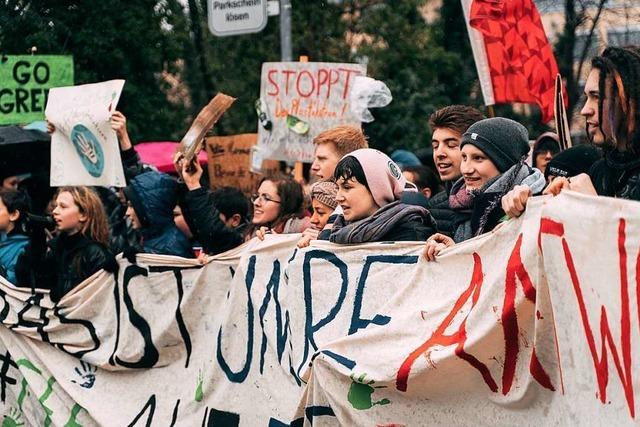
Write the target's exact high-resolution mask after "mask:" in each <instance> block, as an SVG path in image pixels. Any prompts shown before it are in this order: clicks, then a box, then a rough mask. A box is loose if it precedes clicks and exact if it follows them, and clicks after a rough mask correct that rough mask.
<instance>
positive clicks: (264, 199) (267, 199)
mask: <svg viewBox="0 0 640 427" xmlns="http://www.w3.org/2000/svg"><path fill="white" fill-rule="evenodd" d="M258 200H260V202H261V203H266V202H273V203H282V201H281V200H275V199H272V198H271V196H269V195H268V194H252V195H251V203H255V202H257V201H258Z"/></svg>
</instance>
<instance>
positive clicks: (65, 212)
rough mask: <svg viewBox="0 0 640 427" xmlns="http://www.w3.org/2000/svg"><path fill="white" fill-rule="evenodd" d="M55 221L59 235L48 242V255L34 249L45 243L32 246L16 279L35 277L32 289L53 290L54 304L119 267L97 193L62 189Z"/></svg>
mask: <svg viewBox="0 0 640 427" xmlns="http://www.w3.org/2000/svg"><path fill="white" fill-rule="evenodd" d="M53 219H54V221H55V224H56V230H57V232H58V235H57V236H56V237H54V238H53V239H51V240H50V241H49V242H48V244H47V246H48V249H47V250H46V253H38V250H34V249H33V248H34V247H37V248H40V247H42V248H44V247H45V246H44V242H34V243H32V245H30V247H29V249H28V250H27V251H25V253H24V254H23V255H22V256H21V257H20V260H19V262H18V265H17V266H16V275H18V276H20V277H26V276H31V277H33V278H34V283H30V285H31V286H36V287H38V288H44V289H50V290H51V293H50V297H51V300H52V301H54V302H57V301H59V300H60V299H61V298H62V297H63V296H64V295H66V294H67V293H69V292H70V291H71V290H72V289H73V288H75V287H76V286H77V285H78V284H80V283H81V282H83V281H84V280H85V279H87V278H89V277H90V276H92V275H93V274H94V273H96V272H98V271H100V270H103V269H104V270H105V271H107V272H109V273H114V272H116V271H117V270H118V263H117V262H116V260H115V258H114V256H113V254H112V253H111V252H110V251H109V249H108V248H107V245H108V241H109V228H108V225H107V217H106V214H105V211H104V207H103V206H102V203H101V202H100V198H99V197H98V195H97V194H96V193H95V191H93V190H92V189H90V188H89V187H84V186H78V187H61V188H60V189H59V190H58V192H57V194H56V197H55V208H54V209H53ZM42 237H43V238H44V236H42ZM35 243H37V244H35ZM27 272H28V273H27ZM19 281H20V278H19Z"/></svg>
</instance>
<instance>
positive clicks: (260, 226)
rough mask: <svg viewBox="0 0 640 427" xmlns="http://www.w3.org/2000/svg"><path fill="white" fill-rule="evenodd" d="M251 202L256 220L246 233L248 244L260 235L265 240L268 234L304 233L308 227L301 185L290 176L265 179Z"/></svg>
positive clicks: (252, 221) (280, 175)
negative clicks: (264, 237) (265, 235)
mask: <svg viewBox="0 0 640 427" xmlns="http://www.w3.org/2000/svg"><path fill="white" fill-rule="evenodd" d="M251 201H252V202H253V217H252V218H251V226H250V227H248V229H247V232H246V233H245V239H246V240H249V239H251V238H252V237H254V236H256V235H257V234H259V237H263V236H264V234H265V233H275V234H294V233H301V232H302V231H303V230H305V229H306V228H308V227H309V219H308V218H306V217H305V216H304V211H303V208H304V194H303V191H302V185H300V183H298V182H296V181H295V180H294V179H293V178H292V177H290V176H286V175H282V174H275V175H269V176H267V177H265V178H263V179H262V181H261V182H260V186H259V187H258V192H257V193H256V194H254V195H253V196H252V197H251ZM258 232H259V233H258Z"/></svg>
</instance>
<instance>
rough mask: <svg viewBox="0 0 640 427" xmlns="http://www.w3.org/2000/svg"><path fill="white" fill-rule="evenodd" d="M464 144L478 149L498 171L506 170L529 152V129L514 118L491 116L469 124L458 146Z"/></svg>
mask: <svg viewBox="0 0 640 427" xmlns="http://www.w3.org/2000/svg"><path fill="white" fill-rule="evenodd" d="M466 144H471V145H473V146H475V147H477V148H478V149H480V150H481V151H482V152H483V153H484V154H486V155H487V157H488V158H489V159H490V160H491V161H492V162H493V164H494V165H495V166H496V168H497V169H498V170H499V171H500V172H506V171H507V170H508V169H509V168H510V167H511V166H513V165H515V164H516V163H518V162H519V161H520V159H521V158H522V156H526V155H527V153H528V152H529V131H527V128H525V127H524V126H522V125H521V124H520V123H518V122H516V121H514V120H511V119H506V118H504V117H493V118H490V119H484V120H480V121H479V122H475V123H474V124H472V125H471V126H469V128H468V129H467V131H466V132H465V133H464V134H463V135H462V142H461V143H460V148H461V149H462V147H464V146H465V145H466Z"/></svg>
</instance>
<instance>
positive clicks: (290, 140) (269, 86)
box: [258, 62, 367, 163]
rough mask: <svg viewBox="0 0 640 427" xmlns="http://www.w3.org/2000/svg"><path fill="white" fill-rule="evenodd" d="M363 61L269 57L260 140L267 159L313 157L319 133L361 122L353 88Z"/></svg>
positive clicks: (263, 82)
mask: <svg viewBox="0 0 640 427" xmlns="http://www.w3.org/2000/svg"><path fill="white" fill-rule="evenodd" d="M366 73H367V68H366V66H365V65H362V64H339V63H328V62H265V63H264V64H262V75H261V79H260V100H261V101H262V102H261V104H262V106H261V108H264V109H266V111H264V113H265V114H266V117H264V120H262V122H263V123H267V122H270V123H271V126H268V127H269V129H266V128H265V127H264V126H263V125H260V123H259V124H258V144H259V148H260V150H261V151H262V153H263V157H264V158H267V159H277V160H287V161H294V162H295V161H300V162H307V163H310V162H312V161H313V151H314V146H313V142H312V141H313V138H314V137H315V136H316V135H318V134H319V133H320V132H322V131H324V130H327V129H330V128H332V127H334V126H338V125H343V124H350V125H353V126H357V127H359V126H360V122H359V121H358V120H357V119H356V118H355V116H354V115H353V114H352V113H351V109H350V103H349V90H350V88H351V86H352V84H353V80H354V78H355V77H356V76H364V75H366Z"/></svg>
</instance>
